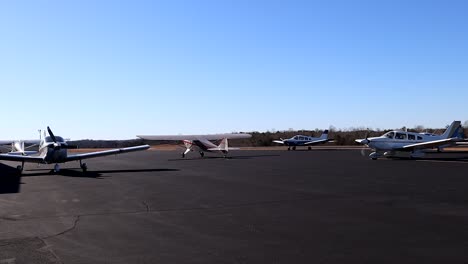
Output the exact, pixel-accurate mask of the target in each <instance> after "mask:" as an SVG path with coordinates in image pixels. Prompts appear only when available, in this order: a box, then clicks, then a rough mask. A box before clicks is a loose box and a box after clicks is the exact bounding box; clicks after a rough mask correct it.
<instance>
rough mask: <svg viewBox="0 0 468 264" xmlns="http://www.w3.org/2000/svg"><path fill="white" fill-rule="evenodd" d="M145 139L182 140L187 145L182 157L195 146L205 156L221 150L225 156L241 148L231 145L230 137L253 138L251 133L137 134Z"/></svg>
mask: <svg viewBox="0 0 468 264" xmlns="http://www.w3.org/2000/svg"><path fill="white" fill-rule="evenodd" d="M137 137H139V138H141V139H144V140H158V141H182V142H183V143H184V146H185V151H184V152H183V153H182V158H185V156H186V155H187V154H188V153H189V152H190V151H193V150H194V148H196V149H198V152H199V153H200V156H201V157H202V158H203V157H204V156H205V152H221V153H222V154H223V156H224V157H227V154H228V152H229V151H230V150H237V149H239V148H232V147H229V144H228V139H243V138H251V137H252V135H250V134H244V133H240V134H212V135H161V136H155V135H154V136H150V135H140V136H137ZM219 140H221V141H220V143H219V145H215V144H214V143H213V142H211V141H219Z"/></svg>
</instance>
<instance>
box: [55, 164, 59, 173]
mask: <svg viewBox="0 0 468 264" xmlns="http://www.w3.org/2000/svg"><path fill="white" fill-rule="evenodd" d="M59 171H60V165H58V164H55V166H54V172H55V173H57V172H59Z"/></svg>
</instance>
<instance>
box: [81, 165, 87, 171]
mask: <svg viewBox="0 0 468 264" xmlns="http://www.w3.org/2000/svg"><path fill="white" fill-rule="evenodd" d="M81 169H82V170H83V172H86V171H87V170H88V165H86V163H83V164H81Z"/></svg>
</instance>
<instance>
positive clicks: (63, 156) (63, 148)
mask: <svg viewBox="0 0 468 264" xmlns="http://www.w3.org/2000/svg"><path fill="white" fill-rule="evenodd" d="M47 131H48V133H49V136H46V135H45V136H44V137H43V138H41V140H40V143H39V150H38V151H25V150H24V141H16V142H12V144H13V145H15V146H12V151H10V152H8V153H3V154H0V160H8V161H18V162H21V165H19V166H17V167H16V168H17V169H18V171H19V172H22V171H23V169H24V163H25V162H29V163H42V164H53V163H55V166H54V172H59V171H60V165H59V163H65V162H69V161H79V162H80V167H81V169H82V170H83V172H86V170H87V169H88V167H87V165H86V163H82V160H84V159H90V158H95V157H101V156H108V155H116V154H121V153H126V152H132V151H140V150H146V149H148V148H149V147H150V146H149V145H142V146H135V147H129V148H120V149H110V150H104V151H96V152H88V153H77V154H68V149H76V148H77V146H73V145H69V144H68V143H67V142H66V141H65V140H64V139H63V138H62V137H59V136H55V135H54V133H52V130H51V129H50V128H49V127H47ZM4 142H9V141H4ZM27 143H28V142H27ZM31 143H34V141H32V142H31Z"/></svg>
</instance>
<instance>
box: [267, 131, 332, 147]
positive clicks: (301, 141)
mask: <svg viewBox="0 0 468 264" xmlns="http://www.w3.org/2000/svg"><path fill="white" fill-rule="evenodd" d="M332 141H333V139H328V130H325V131H323V133H322V135H321V136H320V137H308V136H302V135H297V136H294V137H292V138H289V139H282V138H280V140H274V141H273V142H275V143H278V144H283V145H286V146H288V150H291V147H292V150H296V146H308V148H307V149H308V150H311V149H312V147H311V146H312V145H318V144H325V143H327V142H332Z"/></svg>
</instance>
